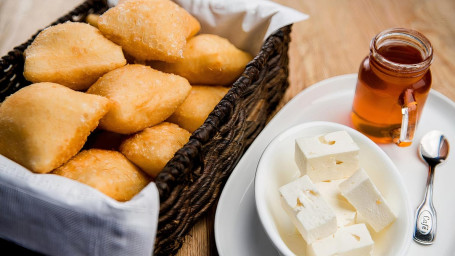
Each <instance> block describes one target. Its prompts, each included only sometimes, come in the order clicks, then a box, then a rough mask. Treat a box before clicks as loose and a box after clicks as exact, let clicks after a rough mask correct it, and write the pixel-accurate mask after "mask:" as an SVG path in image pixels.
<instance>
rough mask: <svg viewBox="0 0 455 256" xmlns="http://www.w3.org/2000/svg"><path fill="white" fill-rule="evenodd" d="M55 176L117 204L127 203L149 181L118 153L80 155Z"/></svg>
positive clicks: (97, 150) (98, 150)
mask: <svg viewBox="0 0 455 256" xmlns="http://www.w3.org/2000/svg"><path fill="white" fill-rule="evenodd" d="M53 173H54V174H57V175H61V176H64V177H67V178H69V179H73V180H77V181H79V182H81V183H84V184H86V185H89V186H91V187H93V188H95V189H97V190H99V191H101V192H102V193H104V194H106V195H107V196H110V197H112V198H113V199H115V200H117V201H128V200H130V199H131V198H133V197H134V196H135V195H136V194H137V193H139V192H140V191H141V190H142V189H143V188H144V187H145V186H147V184H148V183H149V182H150V181H151V179H150V177H148V176H147V175H146V174H145V173H143V172H142V171H141V170H139V168H137V167H136V166H135V165H134V164H132V163H131V162H130V161H128V159H126V157H125V156H123V155H122V154H120V153H119V152H117V151H110V150H101V149H90V150H84V151H81V152H80V153H79V154H77V155H76V156H75V157H73V158H72V159H71V160H70V161H68V162H67V163H66V164H64V165H63V166H61V167H59V168H58V169H56V170H55V171H54V172H53Z"/></svg>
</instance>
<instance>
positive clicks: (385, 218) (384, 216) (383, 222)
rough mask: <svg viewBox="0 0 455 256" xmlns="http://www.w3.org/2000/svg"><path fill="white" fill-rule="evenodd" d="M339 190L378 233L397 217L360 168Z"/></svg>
mask: <svg viewBox="0 0 455 256" xmlns="http://www.w3.org/2000/svg"><path fill="white" fill-rule="evenodd" d="M339 188H340V191H341V194H342V195H343V196H344V197H346V199H347V200H348V201H349V202H350V203H351V204H352V205H353V206H354V207H355V208H356V210H357V214H358V215H360V216H359V217H360V218H361V219H362V220H364V221H365V222H366V223H368V224H369V225H370V226H371V227H372V228H373V229H374V230H375V231H376V232H379V231H381V230H382V229H383V228H385V227H387V226H388V225H390V224H391V223H392V222H393V221H394V220H395V219H396V215H395V214H394V213H393V212H392V210H391V209H390V207H389V205H388V204H387V201H386V200H385V199H384V197H383V196H382V195H381V193H380V192H379V190H378V189H377V188H376V186H375V185H374V184H373V182H372V181H371V180H370V177H368V174H367V173H366V172H365V170H364V169H362V168H360V169H359V170H358V171H356V172H355V173H354V174H353V175H352V176H351V177H349V178H348V179H346V180H345V181H344V182H342V183H340V185H339Z"/></svg>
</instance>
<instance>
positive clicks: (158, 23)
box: [98, 0, 201, 62]
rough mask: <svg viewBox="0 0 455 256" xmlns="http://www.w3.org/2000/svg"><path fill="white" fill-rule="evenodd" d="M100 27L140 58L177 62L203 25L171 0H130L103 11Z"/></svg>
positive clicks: (110, 37)
mask: <svg viewBox="0 0 455 256" xmlns="http://www.w3.org/2000/svg"><path fill="white" fill-rule="evenodd" d="M98 27H99V29H100V30H101V32H102V33H103V34H104V35H105V36H106V37H107V38H109V39H111V40H112V41H113V42H115V43H117V44H119V45H121V46H122V47H123V49H124V50H125V52H127V53H128V54H130V55H132V56H133V57H134V58H136V59H137V60H162V61H169V62H174V61H177V60H178V59H181V58H182V52H183V47H184V46H185V44H186V40H187V39H188V38H190V37H192V36H193V35H195V34H196V33H197V32H198V31H199V30H200V28H201V25H200V24H199V21H197V20H196V19H195V18H194V17H193V16H191V14H189V13H188V12H187V11H186V10H185V9H183V8H181V7H180V6H178V5H177V4H175V3H174V2H172V1H170V0H126V1H122V2H121V3H119V4H118V5H117V6H115V7H113V8H111V9H109V10H107V11H106V12H105V13H103V14H102V15H101V16H100V18H99V20H98Z"/></svg>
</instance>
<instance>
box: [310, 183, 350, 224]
mask: <svg viewBox="0 0 455 256" xmlns="http://www.w3.org/2000/svg"><path fill="white" fill-rule="evenodd" d="M345 180H346V179H339V180H329V181H323V182H318V183H316V184H315V185H316V187H317V188H318V189H319V191H320V193H321V195H322V197H323V198H324V200H325V201H326V202H327V203H328V204H329V206H330V207H331V208H332V209H333V211H334V212H335V215H336V216H337V225H338V227H344V226H349V225H352V224H355V220H356V215H357V212H356V210H355V208H354V207H353V206H352V205H351V204H350V203H349V202H348V201H347V200H346V198H344V197H343V196H342V195H341V192H340V189H339V188H338V185H340V183H342V182H343V181H345Z"/></svg>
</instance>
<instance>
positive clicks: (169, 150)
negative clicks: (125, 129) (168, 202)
mask: <svg viewBox="0 0 455 256" xmlns="http://www.w3.org/2000/svg"><path fill="white" fill-rule="evenodd" d="M190 135H191V134H190V133H189V132H188V131H187V130H185V129H182V128H180V127H179V126H178V125H176V124H172V123H168V122H163V123H161V124H158V125H155V126H153V127H149V128H146V129H144V130H143V131H141V132H139V133H137V134H135V135H133V136H132V137H130V138H128V139H126V140H125V141H124V142H123V143H122V144H121V145H120V152H122V154H124V155H125V156H126V157H127V158H128V159H129V160H130V161H131V162H133V163H135V164H136V165H137V166H139V167H140V168H141V169H142V170H143V171H144V172H146V173H148V174H149V175H150V176H152V177H156V176H157V175H158V173H159V172H160V171H161V170H162V169H163V168H164V166H165V165H166V163H167V162H168V161H169V160H171V158H172V157H173V156H174V154H175V152H177V150H179V149H180V148H181V147H183V145H185V143H187V142H188V140H189V138H190Z"/></svg>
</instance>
